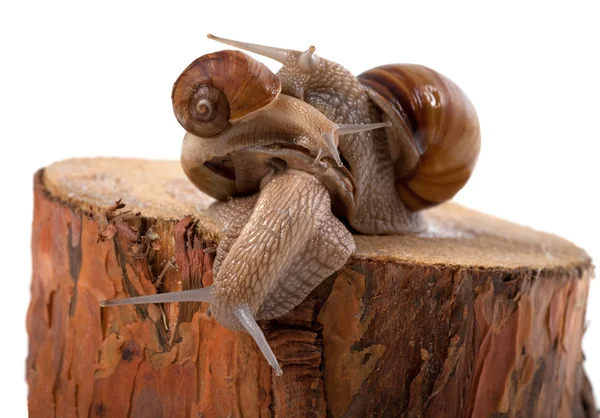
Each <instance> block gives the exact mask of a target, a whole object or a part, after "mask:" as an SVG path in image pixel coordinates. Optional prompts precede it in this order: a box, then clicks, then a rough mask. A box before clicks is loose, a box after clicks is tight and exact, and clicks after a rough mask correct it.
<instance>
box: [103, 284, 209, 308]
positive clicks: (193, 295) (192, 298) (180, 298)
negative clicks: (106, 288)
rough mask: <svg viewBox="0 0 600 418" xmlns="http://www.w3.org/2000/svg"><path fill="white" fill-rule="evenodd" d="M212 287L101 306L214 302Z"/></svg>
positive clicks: (117, 301) (105, 302)
mask: <svg viewBox="0 0 600 418" xmlns="http://www.w3.org/2000/svg"><path fill="white" fill-rule="evenodd" d="M212 288H213V287H212V286H208V287H203V288H201V289H192V290H184V291H181V292H171V293H159V294H156V295H147V296H134V297H131V298H124V299H113V300H103V301H100V306H103V307H104V306H119V305H140V304H146V303H173V302H208V303H212V302H213V297H212V293H211V291H212Z"/></svg>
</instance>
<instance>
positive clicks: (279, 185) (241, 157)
mask: <svg viewBox="0 0 600 418" xmlns="http://www.w3.org/2000/svg"><path fill="white" fill-rule="evenodd" d="M209 38H211V39H215V40H217V41H220V42H223V43H225V44H229V45H231V46H234V47H238V48H241V49H244V50H247V51H250V52H254V53H257V54H260V55H263V56H266V57H269V58H273V59H275V60H277V61H279V62H281V63H282V64H283V67H282V68H281V70H280V71H279V72H278V74H277V75H275V74H273V73H272V72H271V71H270V70H269V69H268V68H267V67H266V66H264V65H263V64H261V63H259V62H258V61H256V60H254V59H252V58H250V57H249V56H247V55H245V54H244V53H242V52H239V51H221V52H217V53H212V54H208V55H204V56H202V57H200V58H198V59H197V60H195V61H194V62H193V63H192V64H190V65H189V66H188V68H186V69H185V71H184V72H183V73H182V74H181V75H180V76H179V78H178V79H177V81H176V82H175V85H174V86H173V94H172V100H173V108H174V111H175V116H176V117H177V120H178V121H179V123H180V124H181V125H182V126H183V127H184V128H185V130H186V131H187V133H186V135H185V138H184V142H183V148H182V154H181V163H182V165H183V169H184V171H185V173H186V174H187V176H188V177H189V179H190V180H191V181H192V182H193V183H194V184H195V185H196V187H198V188H199V189H200V190H202V191H204V192H205V193H207V194H209V195H211V196H213V197H214V198H215V199H217V200H218V201H217V202H215V203H214V204H213V205H212V206H211V207H210V209H209V210H210V212H211V213H212V214H213V215H214V216H215V218H216V219H217V220H218V221H219V222H220V225H221V227H222V228H223V238H222V240H221V242H220V243H219V246H218V249H217V254H216V258H215V263H214V274H213V275H214V278H215V279H214V284H213V285H212V286H210V287H207V288H203V289H197V290H188V291H184V292H175V293H164V294H157V295H150V296H139V297H133V298H126V299H117V300H112V301H108V302H103V305H104V306H107V305H119V304H131V303H163V302H184V301H205V302H209V303H210V304H211V312H212V314H213V315H214V317H215V319H216V320H217V321H218V322H220V323H221V324H223V325H224V326H226V327H228V328H232V329H237V330H243V329H245V330H246V331H247V332H249V333H250V334H251V335H252V336H253V338H254V339H255V341H256V342H257V344H258V346H259V348H260V349H261V351H262V352H263V354H264V355H265V357H266V358H267V360H268V361H269V363H270V364H271V366H273V368H275V370H276V372H277V374H278V375H279V374H281V373H282V371H281V368H280V366H279V364H278V362H277V360H276V358H275V355H274V354H273V352H272V351H271V349H270V347H269V345H268V343H267V341H266V338H265V337H264V335H263V333H262V331H261V329H260V328H259V326H258V325H257V323H256V320H255V319H258V320H265V319H272V318H276V317H279V316H282V315H284V314H286V313H287V312H289V311H290V310H291V309H293V308H294V307H295V306H297V305H298V304H299V303H300V302H301V301H302V300H304V298H305V297H306V296H307V295H308V294H309V293H310V292H311V291H312V290H313V289H314V288H315V287H316V286H317V285H318V284H319V283H321V282H322V281H323V280H324V279H325V278H326V277H327V276H329V275H330V274H332V273H334V272H335V271H336V270H338V269H339V268H341V267H342V266H343V265H344V264H345V263H346V261H347V260H348V258H349V257H350V255H351V254H352V252H353V251H354V249H355V247H354V241H353V238H352V234H351V232H350V231H349V228H352V229H353V230H354V232H358V233H364V234H399V233H415V232H420V231H423V230H424V229H425V228H426V225H425V222H424V221H423V218H422V214H421V213H420V212H419V210H421V209H424V208H427V207H429V206H432V205H436V204H439V203H441V202H443V201H446V200H448V199H450V198H451V197H452V196H454V195H455V194H456V192H457V191H458V190H460V189H461V188H462V186H463V185H464V184H465V183H466V182H467V180H468V179H469V177H470V175H471V172H472V170H473V168H474V166H475V163H476V160H477V157H478V154H479V146H480V133H479V122H478V119H477V115H476V113H475V109H474V107H473V105H472V104H471V102H470V101H469V99H468V98H467V97H466V96H465V94H464V93H463V92H462V91H461V90H460V89H459V88H458V86H456V85H455V84H454V83H453V82H452V81H450V80H449V79H447V78H445V77H444V76H442V75H440V74H438V73H436V72H435V71H433V70H430V69H429V68H426V67H423V66H419V65H402V64H398V65H386V66H382V67H377V68H374V69H372V70H369V71H367V72H365V73H363V74H361V75H359V76H358V77H355V76H353V75H352V74H351V73H350V72H349V71H347V70H346V69H344V68H343V67H342V66H341V65H339V64H336V63H334V62H331V61H328V60H326V59H323V58H321V57H318V56H316V55H315V54H314V47H310V48H309V49H308V50H307V51H305V52H299V51H292V50H284V49H278V48H271V47H265V46H260V45H254V44H247V43H242V42H236V41H231V40H227V39H222V38H217V37H214V36H212V35H209ZM340 219H342V220H345V222H346V223H347V224H348V225H349V226H348V227H347V226H345V224H344V223H343V222H342V221H340Z"/></svg>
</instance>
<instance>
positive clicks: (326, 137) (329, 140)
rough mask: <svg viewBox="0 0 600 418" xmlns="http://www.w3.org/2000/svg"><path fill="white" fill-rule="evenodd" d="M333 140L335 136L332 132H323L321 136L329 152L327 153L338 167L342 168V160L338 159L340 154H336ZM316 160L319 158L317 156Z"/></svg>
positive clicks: (336, 150)
mask: <svg viewBox="0 0 600 418" xmlns="http://www.w3.org/2000/svg"><path fill="white" fill-rule="evenodd" d="M334 138H335V136H334V134H333V133H332V132H325V133H324V134H323V142H324V143H325V146H326V147H327V149H328V150H329V153H330V154H331V156H332V157H333V159H334V160H335V162H336V163H337V165H338V167H343V166H344V164H343V163H342V159H341V158H340V153H339V152H338V149H337V146H336V145H335V142H334ZM318 158H319V157H318V156H317V159H318ZM317 161H318V160H317Z"/></svg>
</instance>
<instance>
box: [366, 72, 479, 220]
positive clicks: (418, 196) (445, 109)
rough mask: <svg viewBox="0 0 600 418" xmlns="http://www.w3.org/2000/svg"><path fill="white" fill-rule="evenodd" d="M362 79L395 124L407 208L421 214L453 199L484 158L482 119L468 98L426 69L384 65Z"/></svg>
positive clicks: (394, 150)
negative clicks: (481, 132) (422, 210)
mask: <svg viewBox="0 0 600 418" xmlns="http://www.w3.org/2000/svg"><path fill="white" fill-rule="evenodd" d="M358 79H359V80H360V82H361V84H362V85H363V86H364V87H366V88H367V93H368V94H369V96H370V97H371V99H372V100H373V101H374V102H375V103H376V104H377V105H378V107H379V108H380V109H381V111H382V112H383V114H384V119H387V120H390V121H391V122H392V127H391V128H389V131H388V145H389V148H390V155H391V157H392V161H393V162H394V164H395V165H394V167H395V175H396V190H397V191H398V193H399V195H400V197H401V198H402V200H403V202H404V203H405V204H406V206H407V207H408V208H409V209H411V210H421V209H425V208H428V207H431V206H434V205H437V204H439V203H442V202H444V201H446V200H449V199H451V198H452V197H453V196H454V195H455V194H456V193H457V192H458V191H459V190H460V189H461V188H462V187H463V186H464V185H465V183H466V182H467V181H468V179H469V177H470V176H471V173H472V172H473V169H474V168H475V164H476V162H477V158H478V156H479V149H480V143H481V137H480V131H479V120H478V118H477V113H476V112H475V108H474V106H473V104H472V103H471V101H470V100H469V99H468V97H467V96H466V95H465V94H464V93H463V91H462V90H461V89H460V88H459V87H458V86H457V85H456V84H454V82H452V81H451V80H450V79H448V78H446V77H444V76H443V75H441V74H439V73H437V72H436V71H434V70H431V69H430V68H427V67H424V66H421V65H413V64H392V65H383V66H380V67H376V68H373V69H371V70H368V71H366V72H364V73H362V74H361V75H359V76H358ZM390 133H391V134H390Z"/></svg>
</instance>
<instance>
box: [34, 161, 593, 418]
mask: <svg viewBox="0 0 600 418" xmlns="http://www.w3.org/2000/svg"><path fill="white" fill-rule="evenodd" d="M119 200H120V202H121V203H122V204H125V205H126V206H125V207H121V206H122V204H115V202H117V201H119ZM209 203H210V199H209V198H207V197H206V196H204V195H202V194H201V193H200V192H198V191H197V190H195V189H194V188H193V187H192V186H191V185H190V184H189V183H188V182H187V180H186V179H185V177H184V175H183V173H182V172H181V170H180V168H179V164H178V163H176V162H161V161H143V160H117V159H81V160H69V161H63V162H60V163H57V164H54V165H52V166H50V167H48V168H46V169H45V170H41V171H40V172H38V173H37V174H36V176H35V209H34V222H33V239H32V252H33V281H32V299H31V304H30V307H29V312H28V318H27V330H28V333H29V357H28V359H27V381H28V384H29V391H30V392H29V412H30V416H32V417H46V416H48V417H126V416H130V417H238V416H240V417H241V416H244V417H269V418H271V417H296V416H297V417H326V416H327V417H375V416H377V417H466V416H473V417H490V416H494V417H556V416H558V417H570V416H573V417H592V416H596V415H595V414H596V409H595V405H594V400H593V395H592V389H591V386H590V384H589V381H588V380H587V378H586V376H585V373H584V371H583V353H582V350H581V340H582V336H583V332H584V318H585V310H586V299H587V293H588V286H589V282H590V279H591V276H592V264H591V260H590V259H589V257H588V255H587V254H586V253H585V252H584V251H583V250H581V249H579V248H577V247H576V246H574V245H573V244H571V243H569V242H567V241H565V240H563V239H561V238H559V237H556V236H553V235H549V234H545V233H541V232H537V231H534V230H531V229H529V228H525V227H521V226H518V225H515V224H512V223H509V222H506V221H502V220H499V219H497V218H493V217H490V216H487V215H484V214H481V213H477V212H474V211H471V210H468V209H465V208H463V207H460V206H458V205H455V204H450V203H448V204H444V205H442V206H440V207H438V208H435V209H432V210H430V211H428V212H427V213H426V216H427V220H428V222H429V225H430V228H429V231H428V232H427V233H425V234H421V235H418V236H417V235H409V236H356V237H355V240H356V244H357V252H356V254H355V255H354V256H353V257H352V258H351V259H350V260H349V261H348V263H347V265H346V266H345V268H344V269H342V270H341V271H339V272H338V273H336V274H334V275H333V276H331V277H329V278H328V279H326V280H325V281H324V282H323V283H322V284H321V285H320V286H319V287H318V288H317V289H316V290H315V291H314V292H313V293H312V294H311V295H310V296H309V297H308V298H307V299H306V300H305V301H304V302H303V303H302V304H301V305H300V306H298V307H297V308H296V309H294V311H293V312H291V313H290V314H289V315H287V316H286V317H283V318H280V319H278V320H274V321H269V322H265V323H263V324H262V326H264V328H265V329H266V335H267V338H268V339H269V342H270V344H271V346H272V347H273V349H274V352H275V354H276V355H277V358H278V359H279V361H280V363H281V365H282V366H283V370H284V374H283V376H282V377H276V376H275V375H274V374H273V373H272V370H271V368H270V367H269V366H268V364H267V363H266V361H265V360H264V359H263V357H262V356H261V354H260V352H259V351H258V348H257V347H256V346H255V344H254V342H253V341H252V340H251V338H250V337H249V336H248V335H246V334H244V333H240V332H234V331H230V330H227V329H224V328H223V327H221V326H220V325H219V324H218V323H216V322H215V321H214V319H212V318H210V317H209V316H207V314H206V311H207V305H205V304H199V303H183V304H164V305H138V306H135V307H133V306H121V307H112V308H110V309H108V308H104V309H101V308H100V306H99V301H100V300H102V299H112V298H114V297H117V296H120V297H124V296H133V295H138V294H152V293H156V292H166V291H176V290H185V289H191V288H197V287H200V286H207V285H209V284H210V283H211V282H212V261H213V257H214V248H215V247H216V245H217V243H218V239H219V231H218V230H217V228H216V227H215V224H214V223H213V222H212V220H211V219H210V218H209V217H207V215H206V214H205V213H204V212H203V209H204V208H205V207H206V206H207V205H208V204H209Z"/></svg>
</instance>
